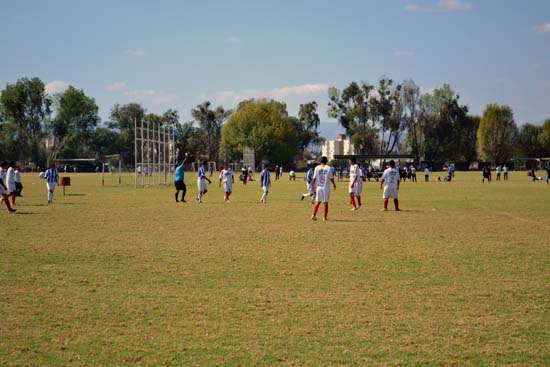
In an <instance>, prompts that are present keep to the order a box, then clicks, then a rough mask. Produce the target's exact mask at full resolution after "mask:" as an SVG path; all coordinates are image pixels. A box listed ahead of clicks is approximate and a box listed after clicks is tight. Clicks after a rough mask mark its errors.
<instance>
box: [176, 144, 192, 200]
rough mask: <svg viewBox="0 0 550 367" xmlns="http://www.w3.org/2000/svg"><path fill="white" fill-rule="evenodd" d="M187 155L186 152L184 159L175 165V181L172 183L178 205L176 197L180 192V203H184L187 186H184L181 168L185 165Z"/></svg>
mask: <svg viewBox="0 0 550 367" xmlns="http://www.w3.org/2000/svg"><path fill="white" fill-rule="evenodd" d="M188 155H189V154H188V153H187V152H186V153H185V157H184V158H183V160H182V161H181V162H180V163H179V164H176V169H175V181H174V185H175V186H176V194H175V197H176V203H179V200H178V195H179V193H180V190H181V202H182V203H186V201H185V194H186V193H187V186H185V182H184V180H183V178H184V167H183V166H184V164H185V161H186V160H187V156H188Z"/></svg>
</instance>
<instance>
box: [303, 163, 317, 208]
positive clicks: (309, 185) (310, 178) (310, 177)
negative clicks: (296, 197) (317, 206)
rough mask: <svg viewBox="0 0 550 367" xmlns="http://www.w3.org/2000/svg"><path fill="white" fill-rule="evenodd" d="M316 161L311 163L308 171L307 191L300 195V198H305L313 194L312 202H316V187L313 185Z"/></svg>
mask: <svg viewBox="0 0 550 367" xmlns="http://www.w3.org/2000/svg"><path fill="white" fill-rule="evenodd" d="M314 168H315V163H312V164H310V165H309V169H308V170H307V173H306V184H307V192H306V193H304V194H302V195H301V196H300V200H304V198H305V197H306V196H311V204H314V203H315V187H313V171H314Z"/></svg>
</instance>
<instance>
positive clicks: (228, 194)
mask: <svg viewBox="0 0 550 367" xmlns="http://www.w3.org/2000/svg"><path fill="white" fill-rule="evenodd" d="M230 196H231V193H230V192H228V193H227V200H229V197H230Z"/></svg>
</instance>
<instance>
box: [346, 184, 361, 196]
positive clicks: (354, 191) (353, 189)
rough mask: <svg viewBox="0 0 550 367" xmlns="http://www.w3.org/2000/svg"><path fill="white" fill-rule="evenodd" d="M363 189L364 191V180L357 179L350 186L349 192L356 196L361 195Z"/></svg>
mask: <svg viewBox="0 0 550 367" xmlns="http://www.w3.org/2000/svg"><path fill="white" fill-rule="evenodd" d="M361 191H363V181H356V182H355V185H353V186H350V187H349V193H350V194H354V195H355V196H361Z"/></svg>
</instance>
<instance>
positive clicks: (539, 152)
mask: <svg viewBox="0 0 550 367" xmlns="http://www.w3.org/2000/svg"><path fill="white" fill-rule="evenodd" d="M328 96H329V104H328V116H329V117H331V118H335V119H336V120H337V121H338V122H339V123H340V124H341V125H342V126H343V127H344V129H345V130H346V133H347V135H348V136H349V137H350V139H351V142H352V144H353V145H354V147H355V150H356V152H357V153H360V154H382V155H388V154H392V153H399V152H401V153H411V154H413V155H414V157H415V159H416V161H417V162H420V161H421V160H427V161H452V162H457V161H466V162H471V161H474V160H476V159H478V158H481V159H482V160H484V161H491V162H505V161H507V160H509V159H510V158H511V157H512V156H513V155H519V156H525V157H542V156H545V157H548V156H550V120H548V121H546V122H545V123H544V124H543V125H541V126H537V125H532V124H528V123H526V124H524V125H522V127H521V128H520V129H518V128H517V126H516V124H515V122H514V117H513V114H512V110H511V108H510V107H508V106H499V105H496V104H490V105H488V106H487V107H486V109H485V111H484V113H483V115H482V116H481V117H479V116H474V115H470V114H469V109H468V106H466V105H464V104H462V103H461V102H460V97H459V95H458V94H457V93H455V91H454V90H453V89H452V88H451V87H450V86H449V85H447V84H445V85H443V86H442V87H440V88H436V89H434V90H433V91H431V92H428V93H422V92H421V90H420V88H419V87H418V86H417V85H416V84H415V83H414V82H413V81H412V80H407V81H404V82H403V83H401V84H398V83H395V82H394V81H393V80H391V79H388V78H382V79H380V80H379V82H378V85H376V86H374V85H371V84H369V83H365V82H363V83H357V82H352V83H350V84H349V85H348V86H347V87H346V88H344V89H342V90H340V89H338V88H336V87H331V88H329V91H328ZM317 108H318V105H317V103H316V102H314V101H313V102H309V103H306V104H303V105H301V106H300V110H299V113H298V116H297V117H295V116H289V114H288V111H287V108H286V105H285V104H284V103H282V102H278V101H273V100H267V99H260V100H254V99H252V100H245V101H242V102H240V103H239V104H238V106H237V107H236V109H235V110H234V111H233V110H228V109H225V108H223V107H221V106H219V107H216V108H213V106H212V105H211V103H210V102H204V103H202V104H200V105H198V106H196V107H195V108H193V109H192V110H191V115H192V116H193V118H194V121H188V122H184V123H180V122H179V119H180V118H179V114H178V112H177V111H175V110H172V109H169V110H167V111H166V112H164V113H163V114H160V115H159V114H153V113H147V111H146V110H145V109H144V108H143V107H142V106H141V105H140V104H137V103H129V104H125V105H119V104H116V105H115V106H114V107H113V108H112V109H111V113H110V118H109V121H108V122H106V123H102V122H101V121H100V118H99V115H98V111H99V109H98V107H97V105H96V103H95V101H94V99H93V98H91V97H89V96H87V95H86V94H85V93H84V92H83V91H82V90H80V89H77V88H74V87H72V86H70V87H68V88H67V89H66V90H65V91H64V92H61V93H57V94H54V95H48V94H47V93H46V91H45V86H44V83H43V82H42V81H41V80H40V79H38V78H32V79H27V78H22V79H19V80H18V81H17V82H16V83H14V84H8V85H7V86H6V88H5V89H4V90H2V92H1V94H0V157H2V158H4V159H14V160H19V161H23V162H34V163H36V164H44V163H46V161H52V160H55V159H56V158H78V157H96V158H98V159H99V158H100V157H102V156H104V155H108V154H122V156H123V158H124V160H125V161H126V162H128V163H130V162H133V160H134V134H135V131H134V121H149V122H154V123H156V124H160V125H170V126H172V127H173V128H174V131H175V137H176V144H177V147H178V148H179V151H180V152H191V153H192V154H194V153H201V154H202V155H204V156H207V157H209V159H211V160H218V159H231V160H239V159H241V158H242V152H243V149H244V148H245V147H250V148H253V149H254V150H255V152H256V158H257V160H268V161H272V162H292V161H294V160H295V158H296V156H302V157H305V158H311V156H309V155H308V154H309V152H308V149H307V148H308V147H310V146H311V144H312V143H320V142H322V138H320V137H319V133H318V128H319V124H320V118H319V115H318V113H317Z"/></svg>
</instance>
